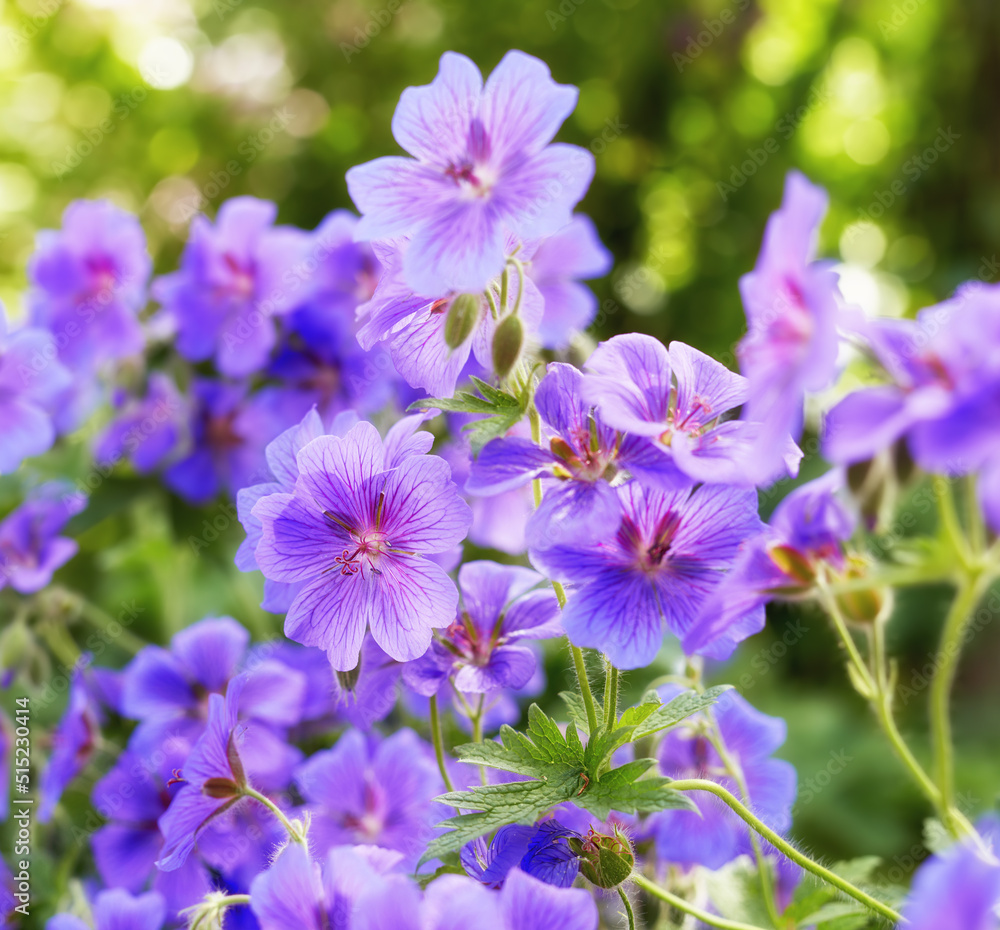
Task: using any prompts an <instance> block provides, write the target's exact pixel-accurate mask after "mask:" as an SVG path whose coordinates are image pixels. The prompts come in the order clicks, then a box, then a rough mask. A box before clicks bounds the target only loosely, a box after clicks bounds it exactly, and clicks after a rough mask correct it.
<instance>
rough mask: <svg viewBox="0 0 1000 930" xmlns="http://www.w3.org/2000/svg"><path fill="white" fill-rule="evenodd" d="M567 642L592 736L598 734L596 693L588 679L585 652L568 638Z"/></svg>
mask: <svg viewBox="0 0 1000 930" xmlns="http://www.w3.org/2000/svg"><path fill="white" fill-rule="evenodd" d="M566 642H567V643H569V651H570V655H572V656H573V665H574V666H576V677H577V679H578V680H579V682H580V697H582V698H583V706H584V707H585V708H586V709H587V726H588V727H589V728H590V732H591V733H592V734H593V733H597V708H596V706H595V704H594V692H593V691H591V690H590V679H589V678H588V677H587V663H586V662H585V661H584V659H583V650H582V649H581V648H580V647H579V646H574V645H573V644H572V643H570V642H569V638H568V637H567V639H566Z"/></svg>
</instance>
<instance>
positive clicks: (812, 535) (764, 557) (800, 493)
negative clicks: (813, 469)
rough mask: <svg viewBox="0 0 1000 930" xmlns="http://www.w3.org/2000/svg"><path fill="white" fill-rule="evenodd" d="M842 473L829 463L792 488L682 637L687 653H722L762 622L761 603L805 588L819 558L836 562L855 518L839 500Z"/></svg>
mask: <svg viewBox="0 0 1000 930" xmlns="http://www.w3.org/2000/svg"><path fill="white" fill-rule="evenodd" d="M843 491H844V475H843V473H842V472H841V471H840V470H839V469H833V470H831V471H829V472H827V473H826V474H825V475H823V476H822V477H820V478H817V479H815V480H814V481H810V482H808V483H807V484H804V485H802V486H801V487H798V488H796V489H795V490H794V491H792V493H791V494H789V495H788V496H787V497H786V498H785V499H784V500H783V501H782V502H781V503H780V504H779V505H778V507H777V509H776V510H775V511H774V515H773V516H772V518H771V524H770V526H768V527H765V528H764V531H763V532H762V533H761V534H760V535H759V536H758V537H756V538H755V539H752V540H750V541H749V542H748V543H747V544H746V545H745V546H744V548H743V551H742V552H741V553H740V555H739V557H738V558H737V561H736V564H735V565H734V566H733V569H732V571H730V572H729V573H728V574H727V575H726V577H725V578H723V579H722V581H721V582H720V584H719V586H718V587H717V588H716V589H715V591H714V592H713V593H712V595H711V596H710V597H709V599H708V602H707V603H706V605H705V607H704V609H703V610H702V612H701V617H700V619H699V620H698V622H697V623H695V625H694V626H693V627H692V628H691V629H690V630H689V631H688V632H687V635H686V636H685V637H684V651H685V652H686V653H688V655H693V654H697V655H706V656H710V657H712V658H714V659H726V658H728V657H729V656H730V654H731V653H732V651H733V649H734V648H735V646H736V644H737V643H739V642H741V641H742V640H744V639H746V637H748V636H750V635H752V634H753V633H756V632H758V631H759V630H760V629H761V628H762V627H763V625H764V613H763V610H762V609H761V608H762V607H763V606H764V605H765V604H766V603H767V602H768V601H770V600H771V599H772V598H774V597H790V596H795V595H796V594H805V593H807V592H808V591H809V590H810V588H811V587H812V583H813V581H814V579H815V577H816V574H817V571H818V569H819V566H820V565H821V564H822V563H827V564H830V565H833V566H834V567H835V568H841V567H842V566H843V564H844V555H843V544H844V543H845V542H847V540H848V539H850V537H851V535H852V534H853V533H854V529H855V526H856V525H857V518H856V516H855V514H854V513H853V511H852V510H851V509H850V508H849V506H848V505H847V503H846V502H845V501H844V500H843V497H844V494H843Z"/></svg>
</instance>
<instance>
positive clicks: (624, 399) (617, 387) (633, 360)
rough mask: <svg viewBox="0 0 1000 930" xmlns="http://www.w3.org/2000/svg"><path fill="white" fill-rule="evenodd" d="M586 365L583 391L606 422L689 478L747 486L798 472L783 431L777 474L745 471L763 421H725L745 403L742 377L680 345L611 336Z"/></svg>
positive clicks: (795, 454)
mask: <svg viewBox="0 0 1000 930" xmlns="http://www.w3.org/2000/svg"><path fill="white" fill-rule="evenodd" d="M586 368H587V376H586V377H585V378H584V381H583V396H584V397H585V398H587V400H588V401H590V403H592V404H594V405H596V406H597V408H598V410H599V411H600V413H601V416H602V417H603V418H604V420H605V422H607V423H608V424H610V425H611V426H612V427H614V428H615V429H618V430H621V431H623V432H629V433H633V434H635V435H636V436H646V437H649V439H650V440H652V441H654V442H655V443H656V444H657V446H658V447H659V448H660V449H662V450H664V452H665V453H667V454H669V456H670V458H671V460H672V461H673V464H674V466H675V468H676V469H677V470H679V471H680V472H681V473H682V475H683V477H684V479H685V480H687V481H688V482H701V481H703V482H708V483H712V484H743V485H745V484H754V483H764V481H768V482H769V481H771V480H772V479H774V478H775V477H776V475H777V474H778V473H781V474H790V475H794V474H796V473H797V472H798V466H799V460H800V459H801V458H802V451H801V450H800V449H799V448H798V446H796V445H795V443H794V442H793V441H792V438H791V436H789V435H785V436H781V437H780V442H782V443H783V447H784V453H783V455H782V456H781V459H780V461H779V462H778V463H777V471H775V472H771V473H769V474H767V475H765V476H764V478H763V479H762V480H757V479H755V478H754V477H753V476H752V475H749V474H748V461H749V459H750V457H751V455H752V450H753V448H754V447H755V446H756V444H757V442H758V440H759V438H760V434H761V429H762V426H761V424H759V423H754V422H750V421H747V420H733V419H726V415H727V414H730V413H731V412H733V411H734V410H735V409H736V408H738V407H739V406H740V405H741V404H743V403H744V402H745V401H746V399H747V380H746V378H743V377H741V376H740V375H738V374H736V373H735V372H732V371H730V370H729V369H728V368H726V367H725V365H721V364H720V363H719V362H717V361H715V359H713V358H710V357H709V356H707V355H705V354H704V353H703V352H699V351H698V350H697V349H693V348H691V346H689V345H685V344H684V343H683V342H672V343H670V348H669V350H668V349H667V348H666V347H664V345H663V344H662V343H661V342H660V341H659V340H658V339H654V338H653V337H652V336H644V335H642V334H640V333H628V334H627V335H622V336H614V337H612V338H611V339H609V340H608V341H607V342H602V343H601V344H600V345H599V346H598V347H597V349H596V350H595V351H594V353H593V355H591V356H590V358H589V359H588V360H587V365H586ZM639 477H640V480H641V478H642V476H641V475H639Z"/></svg>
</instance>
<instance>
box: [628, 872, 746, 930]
mask: <svg viewBox="0 0 1000 930" xmlns="http://www.w3.org/2000/svg"><path fill="white" fill-rule="evenodd" d="M632 881H634V882H635V883H636V884H637V885H638V886H639V887H640V888H642V889H643V890H644V891H647V892H649V893H650V894H651V895H652V896H653V897H654V898H659V899H660V900H661V901H666V902H667V904H669V905H670V906H671V907H675V908H677V910H679V911H683V912H684V913H685V914H690V915H691V916H692V917H694V918H695V919H696V920H700V921H701V922H702V923H703V924H708V925H709V926H710V927H719V928H720V930H763V928H762V927H758V926H756V925H755V924H744V923H740V922H739V921H738V920H726V918H725V917H719V916H718V914H710V913H709V912H708V911H705V910H702V909H701V908H700V907H698V906H697V905H695V904H691V903H690V902H688V901H685V900H684V899H683V898H681V897H678V896H677V895H675V894H672V893H671V892H669V891H667V889H666V888H661V887H660V886H659V885H657V884H656V883H655V882H651V881H650V880H649V879H648V878H646V877H645V876H644V875H640V874H639V873H636V874H634V875H633V876H632Z"/></svg>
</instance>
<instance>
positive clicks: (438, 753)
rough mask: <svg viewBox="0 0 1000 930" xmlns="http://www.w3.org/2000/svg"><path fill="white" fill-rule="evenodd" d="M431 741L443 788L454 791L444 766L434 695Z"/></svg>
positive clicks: (436, 701) (431, 701) (438, 717)
mask: <svg viewBox="0 0 1000 930" xmlns="http://www.w3.org/2000/svg"><path fill="white" fill-rule="evenodd" d="M430 705H431V740H432V741H433V743H434V756H435V758H436V759H437V764H438V768H439V769H440V770H441V778H442V780H443V781H444V786H445V788H447V789H448V790H449V791H454V790H455V786H454V785H453V784H452V783H451V776H450V775H449V774H448V767H447V766H446V765H445V764H444V738H443V737H442V736H441V715H440V714H439V713H438V699H437V695H436V694H432V695H431V700H430Z"/></svg>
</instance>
